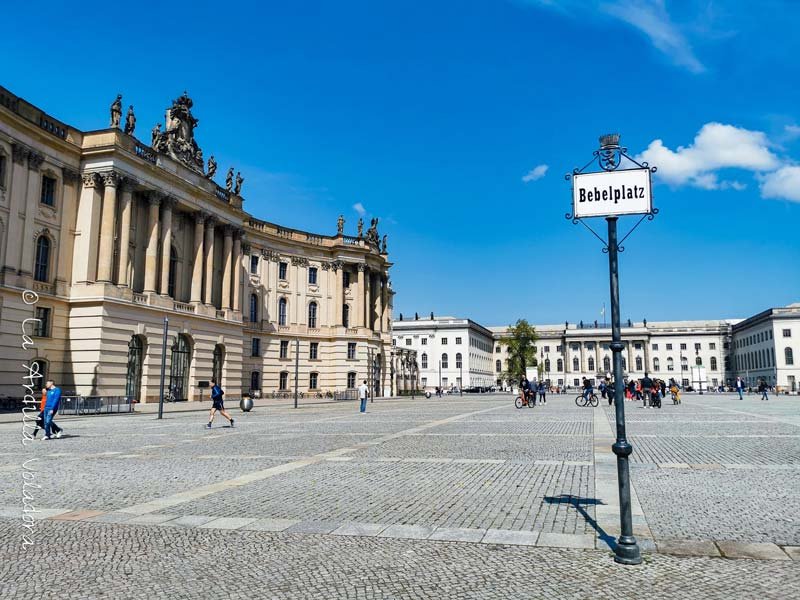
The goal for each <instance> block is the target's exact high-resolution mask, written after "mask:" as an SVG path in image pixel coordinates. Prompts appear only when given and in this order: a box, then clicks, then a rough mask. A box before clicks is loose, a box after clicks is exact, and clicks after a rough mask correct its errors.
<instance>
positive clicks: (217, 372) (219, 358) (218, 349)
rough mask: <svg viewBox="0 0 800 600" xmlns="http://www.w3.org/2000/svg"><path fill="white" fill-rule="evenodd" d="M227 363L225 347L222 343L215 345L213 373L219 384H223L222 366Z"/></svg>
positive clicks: (212, 364)
mask: <svg viewBox="0 0 800 600" xmlns="http://www.w3.org/2000/svg"><path fill="white" fill-rule="evenodd" d="M224 363H225V347H224V346H223V345H222V344H217V345H216V346H214V354H213V362H212V363H211V375H212V377H214V381H216V382H217V383H218V384H219V385H222V367H223V365H224Z"/></svg>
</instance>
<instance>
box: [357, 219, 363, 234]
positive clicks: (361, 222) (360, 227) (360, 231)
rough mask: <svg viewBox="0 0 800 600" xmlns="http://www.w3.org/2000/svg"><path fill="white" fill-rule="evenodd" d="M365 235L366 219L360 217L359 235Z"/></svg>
mask: <svg viewBox="0 0 800 600" xmlns="http://www.w3.org/2000/svg"><path fill="white" fill-rule="evenodd" d="M363 236H364V219H361V218H359V219H358V237H363Z"/></svg>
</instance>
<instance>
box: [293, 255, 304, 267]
mask: <svg viewBox="0 0 800 600" xmlns="http://www.w3.org/2000/svg"><path fill="white" fill-rule="evenodd" d="M291 260H292V265H294V266H295V267H307V266H308V259H307V258H305V257H304V256H293V257H292V259H291Z"/></svg>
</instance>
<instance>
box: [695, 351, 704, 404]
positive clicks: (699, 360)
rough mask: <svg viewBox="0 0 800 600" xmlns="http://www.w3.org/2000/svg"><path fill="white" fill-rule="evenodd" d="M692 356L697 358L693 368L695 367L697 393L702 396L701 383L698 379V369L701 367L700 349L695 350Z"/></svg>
mask: <svg viewBox="0 0 800 600" xmlns="http://www.w3.org/2000/svg"><path fill="white" fill-rule="evenodd" d="M694 354H695V356H696V357H697V358H696V359H695V366H696V367H697V392H698V394H699V395H701V396H702V395H703V382H702V380H701V379H700V375H701V373H700V368H701V367H702V366H703V359H702V358H701V357H700V349H699V348H695V350H694Z"/></svg>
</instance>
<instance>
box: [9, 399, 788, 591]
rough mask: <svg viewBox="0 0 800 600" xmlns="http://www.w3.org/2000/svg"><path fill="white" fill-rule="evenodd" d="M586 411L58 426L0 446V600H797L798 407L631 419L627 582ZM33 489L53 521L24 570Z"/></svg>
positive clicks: (270, 415) (600, 414)
mask: <svg viewBox="0 0 800 600" xmlns="http://www.w3.org/2000/svg"><path fill="white" fill-rule="evenodd" d="M573 400H574V398H572V397H571V396H566V397H564V396H562V397H551V398H549V402H548V405H547V406H544V407H537V408H535V409H527V408H526V409H521V410H517V409H515V408H513V406H512V398H511V397H510V396H505V395H503V396H501V395H491V396H490V395H487V396H464V397H463V398H460V397H455V398H446V399H430V400H417V401H413V402H412V401H410V400H391V401H382V402H376V403H374V404H370V405H369V409H368V412H367V414H365V415H361V414H358V413H357V412H356V410H357V409H356V406H355V404H354V403H339V404H328V405H317V406H312V407H305V408H303V409H301V410H297V411H295V410H292V409H290V408H269V409H258V410H257V411H254V412H253V413H248V414H243V413H240V412H239V411H238V410H236V411H235V413H234V416H235V417H236V427H235V428H229V427H227V426H226V425H227V424H226V423H223V422H221V421H219V420H218V421H217V422H216V423H215V426H214V428H213V429H212V430H210V431H208V430H205V429H204V428H203V424H204V423H205V418H206V417H205V415H204V414H200V413H181V414H178V413H175V414H167V415H166V418H165V419H164V420H163V421H157V420H155V419H154V416H153V415H121V416H110V417H93V418H83V419H65V420H64V421H63V423H62V425H64V426H65V427H66V433H67V434H68V437H64V438H62V439H61V440H52V441H48V442H38V441H37V442H35V443H33V444H28V445H27V446H24V447H23V445H22V444H21V435H20V425H19V424H0V556H2V557H3V559H4V560H3V561H0V597H3V598H6V597H9V598H40V597H56V595H58V596H62V597H63V596H64V595H66V596H67V597H70V598H73V597H74V598H138V597H147V598H148V599H149V598H152V597H162V596H163V597H170V598H183V597H186V598H189V597H193V598H196V597H202V598H241V597H245V595H246V596H247V597H265V598H325V599H329V598H330V599H334V598H337V599H338V598H588V597H593V598H610V597H611V596H612V594H613V595H614V597H618V596H619V595H621V594H627V595H628V596H629V597H632V598H636V597H651V598H674V597H680V596H683V595H686V594H689V593H691V594H692V595H693V596H696V597H708V598H716V597H720V598H722V597H725V598H739V597H740V598H788V597H792V596H795V595H797V593H798V592H800V569H797V566H796V562H795V561H797V560H800V548H798V546H800V519H799V518H798V517H797V516H796V515H798V514H800V496H799V495H798V489H800V455H799V454H800V419H798V417H797V414H798V411H797V407H798V402H799V401H798V400H797V399H796V398H795V399H785V398H781V399H776V400H774V401H771V402H770V403H759V402H758V401H757V398H747V399H746V400H744V401H742V402H739V401H738V400H734V399H733V398H732V397H727V396H726V397H722V396H704V397H702V398H700V397H696V396H688V397H687V398H686V399H685V402H684V404H682V405H680V406H673V405H671V404H665V405H664V408H663V409H662V410H655V409H642V408H639V407H638V406H637V405H634V404H632V403H626V411H627V416H628V419H627V421H628V423H629V426H628V432H629V437H630V439H631V441H632V444H633V446H634V454H633V459H632V480H633V488H634V500H635V501H634V526H635V531H636V532H637V535H638V536H639V537H640V538H641V543H642V546H643V548H644V549H645V550H648V551H650V552H654V551H655V553H649V554H647V555H646V557H645V558H646V560H645V563H644V564H643V565H641V566H638V567H628V568H623V567H619V566H617V565H615V564H614V563H613V561H612V560H611V558H610V554H609V552H608V545H609V544H611V545H613V536H614V535H616V534H617V533H618V531H616V529H617V524H618V518H617V517H616V510H617V509H616V507H615V506H614V494H615V491H616V473H615V467H614V464H613V456H611V457H610V455H609V451H608V446H609V439H610V438H609V436H610V434H611V431H612V430H613V421H614V416H613V412H612V410H611V409H610V408H609V407H601V408H598V409H591V408H583V409H579V408H577V407H575V405H574V402H573ZM237 415H238V416H237ZM598 423H599V425H598ZM609 458H611V459H612V460H611V461H609ZM23 461H27V462H26V463H25V466H24V467H23V466H22V463H23ZM25 478H27V481H28V484H29V485H28V486H27V487H26V489H25V493H26V494H27V496H28V500H27V505H28V506H29V507H32V506H33V507H35V508H36V510H38V511H39V513H38V515H37V517H38V519H39V520H37V521H36V522H35V524H34V526H33V531H34V534H32V535H33V537H34V539H35V541H36V543H35V544H34V545H32V546H27V547H25V548H24V549H23V547H22V539H23V538H22V536H23V534H25V533H26V530H25V529H24V528H23V527H22V521H21V519H20V515H21V507H22V504H23V503H22V495H23V489H22V483H23V481H25V480H26V479H25ZM34 486H41V487H34ZM598 499H606V500H607V501H608V505H604V504H603V502H604V501H603V500H598ZM637 499H638V500H637ZM598 503H599V504H598ZM604 528H605V529H604ZM651 538H654V539H651ZM720 556H723V557H731V558H737V560H731V559H730V558H722V557H720ZM9 557H10V559H9ZM753 558H756V559H761V560H752V559H753ZM30 565H36V569H35V570H33V569H31V568H30ZM51 577H52V578H55V579H56V580H57V581H58V585H57V586H55V587H56V588H57V589H53V588H52V586H49V585H47V584H46V582H47V581H48V580H49V579H50V578H51Z"/></svg>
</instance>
